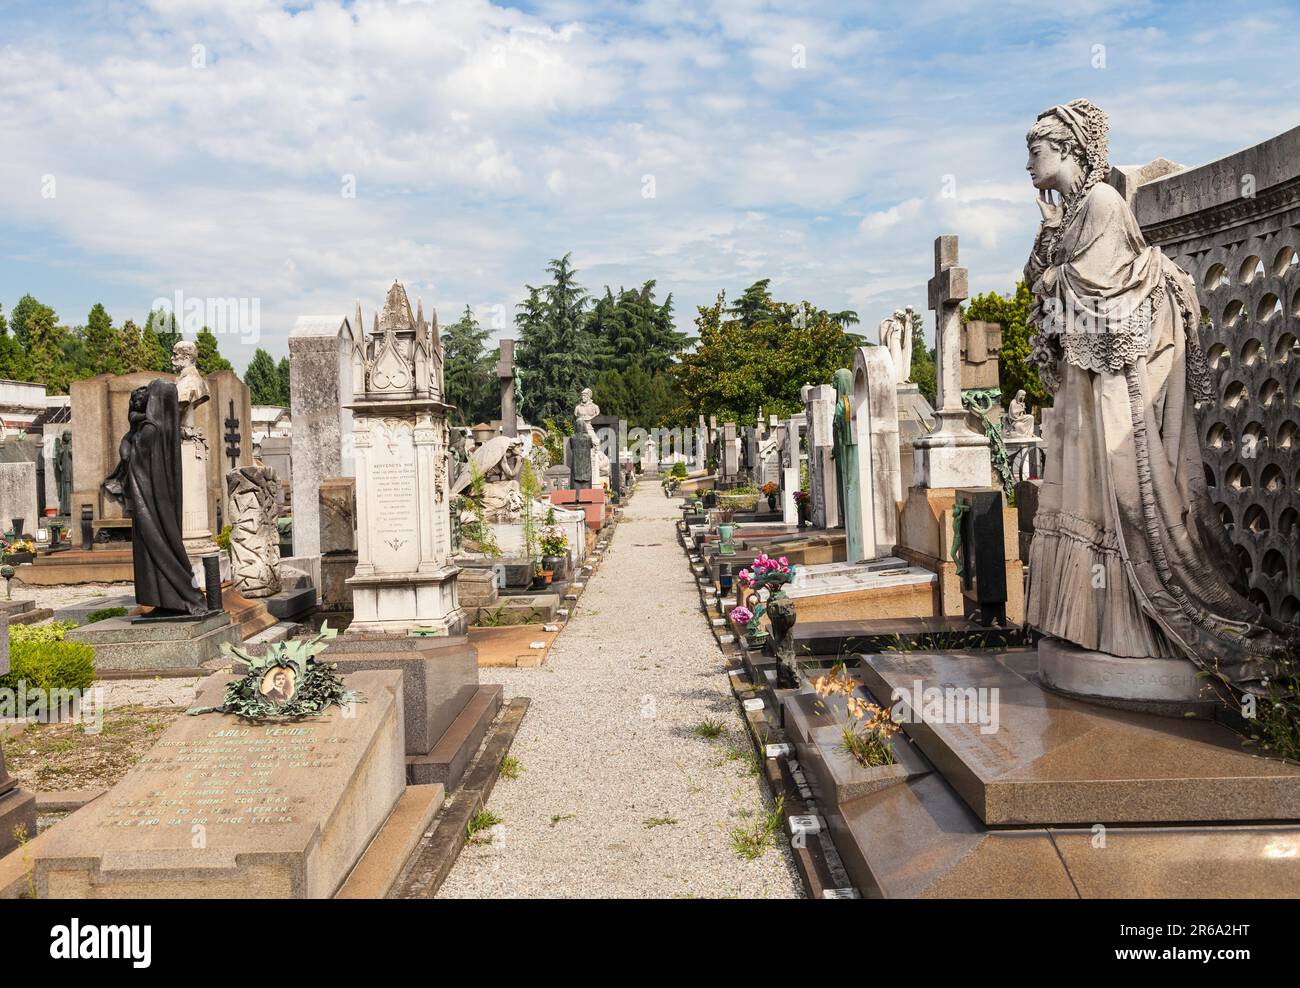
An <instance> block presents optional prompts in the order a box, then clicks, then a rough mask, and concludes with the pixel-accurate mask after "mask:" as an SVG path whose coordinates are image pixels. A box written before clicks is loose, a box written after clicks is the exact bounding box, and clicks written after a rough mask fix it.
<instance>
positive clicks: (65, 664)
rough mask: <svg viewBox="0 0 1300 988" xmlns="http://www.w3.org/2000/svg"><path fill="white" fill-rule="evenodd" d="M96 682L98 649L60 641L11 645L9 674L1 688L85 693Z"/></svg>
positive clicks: (25, 642) (12, 643) (27, 642)
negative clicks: (23, 687)
mask: <svg viewBox="0 0 1300 988" xmlns="http://www.w3.org/2000/svg"><path fill="white" fill-rule="evenodd" d="M94 681H95V650H94V649H93V648H91V647H90V646H89V645H87V644H85V643H84V642H69V641H59V640H57V639H47V640H44V641H40V640H29V641H13V640H12V639H11V640H10V642H9V674H8V675H7V676H0V689H10V690H17V689H18V684H19V683H26V684H27V687H26V688H27V691H28V692H31V691H33V690H58V689H65V690H84V689H87V688H88V687H89V686H90V684H91V683H92V682H94Z"/></svg>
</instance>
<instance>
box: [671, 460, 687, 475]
mask: <svg viewBox="0 0 1300 988" xmlns="http://www.w3.org/2000/svg"><path fill="white" fill-rule="evenodd" d="M669 476H671V477H677V478H679V479H680V478H684V477H685V476H686V464H685V463H682V462H681V461H680V460H679V461H678V462H676V463H674V464H673V469H672V471H671V472H670V474H669Z"/></svg>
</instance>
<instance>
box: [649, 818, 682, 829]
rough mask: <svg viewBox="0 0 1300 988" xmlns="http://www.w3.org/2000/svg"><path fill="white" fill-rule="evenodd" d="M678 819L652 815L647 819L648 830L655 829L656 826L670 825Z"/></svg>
mask: <svg viewBox="0 0 1300 988" xmlns="http://www.w3.org/2000/svg"><path fill="white" fill-rule="evenodd" d="M676 822H677V821H676V820H675V819H673V818H672V817H670V816H652V817H651V818H650V819H648V820H646V821H645V828H646V830H653V829H654V828H655V827H670V826H672V825H673V824H674V823H676Z"/></svg>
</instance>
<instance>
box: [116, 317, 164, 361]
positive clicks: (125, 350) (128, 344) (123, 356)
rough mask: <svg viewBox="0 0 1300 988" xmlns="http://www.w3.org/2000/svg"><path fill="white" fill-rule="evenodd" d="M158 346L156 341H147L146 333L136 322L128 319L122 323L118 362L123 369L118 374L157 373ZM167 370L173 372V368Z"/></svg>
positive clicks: (118, 343)
mask: <svg viewBox="0 0 1300 988" xmlns="http://www.w3.org/2000/svg"><path fill="white" fill-rule="evenodd" d="M156 346H157V341H156V340H153V339H148V340H146V338H145V333H144V331H143V330H141V329H140V327H139V326H137V325H136V324H135V320H133V319H128V320H127V321H126V322H124V323H122V328H121V329H120V330H119V331H118V333H117V356H116V361H117V366H118V367H119V368H121V369H120V371H119V372H118V373H121V374H135V373H138V372H139V371H155V372H156V371H157V369H158V367H157V365H158V352H157V351H156V349H155V347H156ZM167 369H168V370H171V367H170V366H169V367H168V368H167Z"/></svg>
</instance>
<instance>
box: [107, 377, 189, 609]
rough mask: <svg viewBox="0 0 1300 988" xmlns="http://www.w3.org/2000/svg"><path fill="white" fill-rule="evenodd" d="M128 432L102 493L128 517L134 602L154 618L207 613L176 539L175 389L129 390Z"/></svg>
mask: <svg viewBox="0 0 1300 988" xmlns="http://www.w3.org/2000/svg"><path fill="white" fill-rule="evenodd" d="M128 420H129V422H130V423H131V427H130V430H129V431H128V432H127V434H126V435H125V436H123V437H122V443H121V446H120V447H119V456H120V457H121V459H120V462H119V463H118V464H117V468H116V469H115V470H114V471H113V472H112V473H111V474H109V476H108V478H107V479H106V480H104V482H103V488H104V492H105V493H106V494H108V495H109V496H110V497H113V498H116V499H117V500H119V501H121V502H122V504H123V505H124V506H125V507H126V508H127V510H128V512H129V513H130V515H131V558H132V562H133V564H134V566H135V599H136V603H138V604H142V605H146V606H152V607H153V608H154V610H153V613H154V614H155V615H157V616H159V617H164V616H168V615H179V614H189V615H193V616H201V615H203V614H205V613H207V603H206V600H205V598H204V595H203V593H202V591H200V590H199V588H198V587H197V586H196V585H195V582H194V574H193V572H192V571H191V569H190V562H189V559H188V557H187V556H186V555H185V543H184V542H183V541H182V540H181V428H180V407H179V402H178V400H177V394H176V385H174V384H172V383H171V382H170V381H163V380H155V381H150V382H149V383H148V384H146V385H144V386H142V387H139V388H136V389H135V390H134V391H132V392H131V404H130V407H129V412H128Z"/></svg>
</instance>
